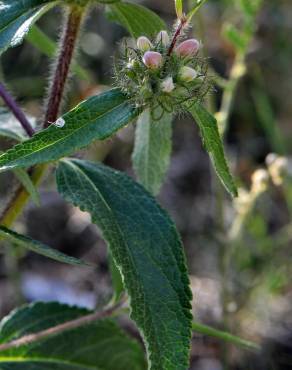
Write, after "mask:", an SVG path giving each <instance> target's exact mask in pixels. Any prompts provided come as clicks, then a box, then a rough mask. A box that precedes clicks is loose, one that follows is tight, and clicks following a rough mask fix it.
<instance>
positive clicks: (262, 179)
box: [251, 168, 270, 193]
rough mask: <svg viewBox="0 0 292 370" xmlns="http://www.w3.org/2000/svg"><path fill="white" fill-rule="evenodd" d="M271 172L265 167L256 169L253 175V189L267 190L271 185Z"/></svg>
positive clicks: (258, 190)
mask: <svg viewBox="0 0 292 370" xmlns="http://www.w3.org/2000/svg"><path fill="white" fill-rule="evenodd" d="M269 179H270V176H269V172H268V171H267V170H265V169H263V168H260V169H258V170H256V171H255V172H254V173H253V174H252V177H251V184H252V185H251V191H252V192H253V193H262V192H264V191H266V190H267V188H268V185H269Z"/></svg>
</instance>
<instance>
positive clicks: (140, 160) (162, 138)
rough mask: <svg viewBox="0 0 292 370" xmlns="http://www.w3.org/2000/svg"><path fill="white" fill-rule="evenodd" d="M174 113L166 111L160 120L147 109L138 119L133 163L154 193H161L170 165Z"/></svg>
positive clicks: (146, 186) (142, 181)
mask: <svg viewBox="0 0 292 370" xmlns="http://www.w3.org/2000/svg"><path fill="white" fill-rule="evenodd" d="M171 122H172V115H171V114H168V113H164V114H163V116H162V117H161V119H160V120H158V121H154V120H153V119H152V118H151V113H150V110H149V109H147V110H145V111H144V112H143V113H142V114H141V116H140V117H139V119H138V122H137V127H136V135H135V147H134V152H133V156H132V159H133V165H134V169H135V172H136V174H137V176H138V179H139V182H140V183H141V184H142V185H143V186H144V187H145V188H146V189H147V190H148V191H150V192H151V193H152V194H154V195H156V194H158V193H159V190H160V188H161V185H162V183H163V180H164V178H165V175H166V172H167V170H168V167H169V162H170V155H171V148H172V143H171V139H172V126H171Z"/></svg>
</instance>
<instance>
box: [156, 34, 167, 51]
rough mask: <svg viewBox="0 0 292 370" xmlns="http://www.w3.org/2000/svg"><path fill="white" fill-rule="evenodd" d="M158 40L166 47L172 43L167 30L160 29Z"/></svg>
mask: <svg viewBox="0 0 292 370" xmlns="http://www.w3.org/2000/svg"><path fill="white" fill-rule="evenodd" d="M156 41H157V42H161V44H162V45H163V46H165V47H166V46H168V45H169V43H170V38H169V36H168V33H167V31H160V32H159V33H158V35H157V38H156Z"/></svg>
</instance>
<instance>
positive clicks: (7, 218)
mask: <svg viewBox="0 0 292 370" xmlns="http://www.w3.org/2000/svg"><path fill="white" fill-rule="evenodd" d="M84 12H85V9H84V8H80V7H78V6H72V7H70V10H69V14H68V15H67V17H66V20H65V27H64V29H65V30H64V33H63V36H62V38H61V41H60V47H59V53H58V55H59V56H58V59H57V62H56V65H55V70H54V74H53V79H52V83H51V85H50V88H49V97H48V102H47V108H46V110H45V119H44V123H43V127H47V126H48V125H49V124H50V123H51V122H55V121H56V119H57V117H58V114H59V111H60V108H61V105H62V100H63V98H64V94H65V88H66V82H67V80H68V76H69V72H70V66H71V63H72V59H73V55H74V50H75V48H76V43H77V40H78V34H79V30H80V27H81V23H82V18H83V14H84ZM46 169H47V165H40V166H36V167H34V168H32V169H31V170H30V173H31V179H32V182H33V183H34V184H35V185H37V184H39V183H40V181H41V179H42V178H43V176H44V174H45V172H46ZM28 199H29V194H28V193H27V191H26V190H25V189H24V188H23V186H21V185H20V186H18V188H17V189H16V190H15V192H14V195H13V196H12V199H11V200H10V201H9V202H8V204H7V206H6V207H5V209H4V211H3V213H2V215H1V217H0V223H1V224H2V225H5V226H6V227H9V226H11V224H12V223H13V222H14V221H15V219H16V218H17V216H18V215H19V214H20V213H21V211H22V210H23V208H24V207H25V205H26V203H27V201H28Z"/></svg>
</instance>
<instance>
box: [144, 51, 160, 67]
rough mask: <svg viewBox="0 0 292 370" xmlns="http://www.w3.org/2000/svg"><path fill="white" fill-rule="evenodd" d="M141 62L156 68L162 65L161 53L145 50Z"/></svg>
mask: <svg viewBox="0 0 292 370" xmlns="http://www.w3.org/2000/svg"><path fill="white" fill-rule="evenodd" d="M143 62H144V64H145V66H146V67H148V68H150V69H158V68H159V67H160V66H161V65H162V55H161V54H160V53H157V52H156V51H147V52H146V53H145V54H144V56H143Z"/></svg>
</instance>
